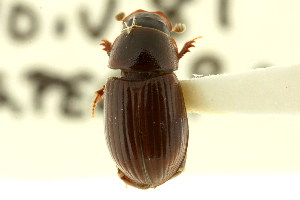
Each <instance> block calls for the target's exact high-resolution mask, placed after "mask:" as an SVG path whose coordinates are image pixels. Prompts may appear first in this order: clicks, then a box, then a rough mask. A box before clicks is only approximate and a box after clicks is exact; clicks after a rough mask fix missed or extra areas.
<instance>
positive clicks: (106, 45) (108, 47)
mask: <svg viewBox="0 0 300 200" xmlns="http://www.w3.org/2000/svg"><path fill="white" fill-rule="evenodd" d="M101 41H102V43H100V45H102V46H104V48H103V50H104V51H106V52H107V54H108V55H109V54H110V51H111V49H112V44H111V42H110V41H108V40H101Z"/></svg>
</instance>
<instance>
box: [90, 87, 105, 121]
mask: <svg viewBox="0 0 300 200" xmlns="http://www.w3.org/2000/svg"><path fill="white" fill-rule="evenodd" d="M104 89H105V85H103V87H102V88H101V89H100V90H98V91H96V94H97V96H96V97H95V99H94V101H93V107H92V117H95V109H96V106H97V103H99V102H100V101H101V100H102V99H103V96H104Z"/></svg>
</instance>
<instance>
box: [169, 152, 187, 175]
mask: <svg viewBox="0 0 300 200" xmlns="http://www.w3.org/2000/svg"><path fill="white" fill-rule="evenodd" d="M185 163H186V156H185V158H184V160H183V161H182V162H181V165H180V167H179V168H178V170H177V172H176V173H175V174H174V175H173V176H172V177H171V178H175V177H176V176H178V175H179V174H181V173H182V172H183V171H184V168H185Z"/></svg>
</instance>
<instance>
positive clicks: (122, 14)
mask: <svg viewBox="0 0 300 200" xmlns="http://www.w3.org/2000/svg"><path fill="white" fill-rule="evenodd" d="M124 17H125V13H124V12H119V13H118V14H117V15H116V16H115V19H116V20H117V21H122V20H123V19H124Z"/></svg>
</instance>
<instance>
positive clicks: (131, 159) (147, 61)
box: [92, 10, 197, 189]
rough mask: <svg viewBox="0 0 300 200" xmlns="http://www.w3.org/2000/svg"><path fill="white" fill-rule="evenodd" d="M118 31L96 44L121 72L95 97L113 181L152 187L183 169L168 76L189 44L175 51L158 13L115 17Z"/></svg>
mask: <svg viewBox="0 0 300 200" xmlns="http://www.w3.org/2000/svg"><path fill="white" fill-rule="evenodd" d="M116 19H117V20H118V21H122V23H123V29H122V32H121V34H120V35H119V36H118V37H117V38H116V39H115V41H114V42H113V44H111V43H110V42H109V41H107V40H102V41H103V42H102V43H101V45H103V46H104V49H103V50H105V51H106V52H107V54H108V56H109V67H110V68H112V69H121V76H120V77H112V78H109V80H108V81H107V83H106V85H105V86H103V88H102V89H100V90H98V91H97V92H96V94H97V96H96V98H95V100H94V104H93V110H92V114H93V115H94V111H95V107H96V104H97V103H98V102H99V101H101V99H102V98H103V97H104V105H105V108H104V112H105V114H104V116H105V134H106V142H107V145H108V148H109V151H110V154H111V156H112V158H113V159H114V161H115V162H116V165H117V168H118V175H119V177H120V178H121V179H122V180H123V181H124V182H125V183H126V184H128V185H131V186H134V187H137V188H140V189H148V188H155V187H157V186H159V185H161V184H163V183H165V182H166V181H168V180H169V179H171V178H173V177H175V176H177V175H179V174H180V173H181V172H182V171H183V169H184V166H185V160H186V152H187V147H188V135H189V130H188V119H187V115H186V109H185V104H184V98H183V94H182V90H181V87H180V84H179V81H178V79H177V77H176V75H175V74H174V73H173V71H175V70H177V69H178V61H179V59H180V58H181V57H182V56H183V55H184V54H185V53H187V52H189V48H190V47H193V46H194V45H193V43H194V42H195V40H196V39H197V38H195V39H193V40H191V41H188V42H186V43H185V45H184V47H183V48H182V50H181V51H180V52H178V48H177V45H176V42H175V40H174V39H173V38H172V37H171V36H170V33H171V32H183V31H184V30H185V25H184V24H176V25H175V26H174V27H173V28H172V25H171V23H170V21H169V20H168V19H167V17H166V16H165V15H164V14H163V13H161V12H147V11H144V10H137V11H135V12H133V13H131V14H130V15H128V16H127V17H124V13H120V14H118V15H117V16H116Z"/></svg>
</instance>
